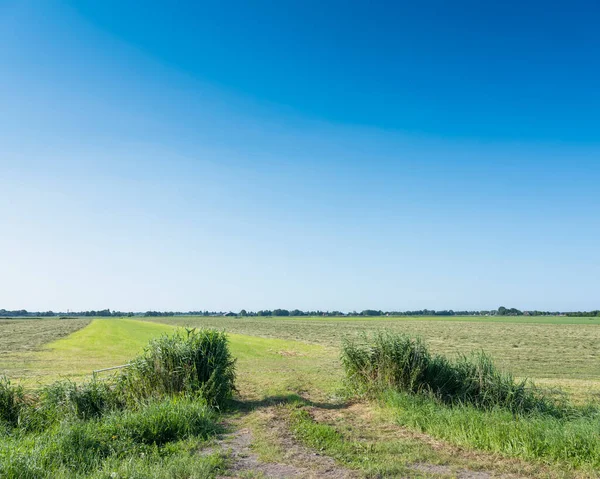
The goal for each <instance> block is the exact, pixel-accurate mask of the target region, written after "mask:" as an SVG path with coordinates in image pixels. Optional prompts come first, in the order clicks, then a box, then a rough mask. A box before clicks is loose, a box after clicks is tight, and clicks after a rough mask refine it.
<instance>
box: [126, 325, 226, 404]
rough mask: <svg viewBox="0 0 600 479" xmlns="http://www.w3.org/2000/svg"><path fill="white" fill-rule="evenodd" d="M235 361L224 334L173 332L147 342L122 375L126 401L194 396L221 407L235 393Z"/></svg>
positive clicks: (200, 331) (214, 332)
mask: <svg viewBox="0 0 600 479" xmlns="http://www.w3.org/2000/svg"><path fill="white" fill-rule="evenodd" d="M234 383H235V359H233V358H232V356H231V354H230V352H229V347H228V342H227V336H226V335H225V333H224V332H219V331H215V330H210V329H205V330H196V329H188V330H186V331H185V332H182V331H176V332H175V333H174V334H172V335H170V336H169V335H164V336H162V337H160V338H158V339H155V340H152V341H150V343H149V344H148V346H147V347H146V349H145V350H144V353H143V354H142V355H141V356H140V357H138V358H137V359H135V360H134V361H133V363H132V365H131V367H129V368H128V369H127V370H126V371H125V372H124V373H123V375H122V377H121V379H120V387H121V390H122V391H123V394H124V395H126V396H127V398H128V399H133V400H140V399H143V398H147V397H152V396H160V395H170V394H176V393H182V392H183V393H194V394H197V395H199V396H201V397H202V398H203V399H205V400H206V401H207V402H208V403H209V404H210V405H211V406H217V407H220V406H223V405H224V404H225V402H226V401H227V400H228V399H230V398H231V396H232V394H233V392H234V390H235V385H234Z"/></svg>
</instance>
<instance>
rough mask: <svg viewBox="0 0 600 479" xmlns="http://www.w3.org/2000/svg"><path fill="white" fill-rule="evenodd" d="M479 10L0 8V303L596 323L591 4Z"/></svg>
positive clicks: (597, 9)
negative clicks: (460, 312) (580, 316)
mask: <svg viewBox="0 0 600 479" xmlns="http://www.w3.org/2000/svg"><path fill="white" fill-rule="evenodd" d="M490 3H491V2H426V3H423V2H375V3H374V2H346V1H345V2H341V1H340V2H336V1H334V2H312V1H306V0H303V1H298V2H285V1H281V2H261V1H257V2H235V1H232V2H177V3H175V2H151V1H147V2H124V1H112V0H104V1H102V2H98V1H77V2H75V1H73V2H50V1H47V2H33V1H32V2H27V1H12V0H9V1H4V2H1V3H0V111H1V114H0V181H1V190H0V225H1V227H2V234H0V252H1V256H0V268H1V274H0V308H7V309H16V308H19V309H20V308H26V309H30V310H47V309H53V310H66V309H67V308H68V309H71V310H78V309H99V308H107V307H109V308H113V309H121V310H148V309H160V310H189V309H194V310H195V309H210V310H229V309H232V310H239V309H240V308H246V309H263V308H276V307H282V308H302V309H341V310H353V309H359V310H360V309H365V308H377V309H379V308H381V309H402V310H404V309H422V308H429V309H432V308H435V309H442V308H452V309H480V308H482V309H488V308H496V307H498V306H500V305H505V306H507V307H518V308H524V309H534V308H536V309H551V310H554V309H560V310H572V309H593V308H599V307H600V296H599V291H600V274H599V271H600V246H599V245H600V88H599V87H598V85H600V29H599V28H598V25H599V24H600V5H599V4H598V2H592V1H590V2H587V3H586V2H577V1H570V2H562V3H556V2H537V1H533V2H525V3H523V2H512V1H509V2H496V3H498V5H496V6H494V5H491V4H490ZM325 4H326V5H325Z"/></svg>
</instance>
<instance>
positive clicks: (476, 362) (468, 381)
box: [342, 332, 563, 414]
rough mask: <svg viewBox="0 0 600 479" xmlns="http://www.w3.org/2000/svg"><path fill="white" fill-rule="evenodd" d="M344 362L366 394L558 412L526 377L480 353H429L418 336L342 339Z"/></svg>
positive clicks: (356, 383) (384, 333) (354, 380)
mask: <svg viewBox="0 0 600 479" xmlns="http://www.w3.org/2000/svg"><path fill="white" fill-rule="evenodd" d="M342 364H343V366H344V369H345V371H346V375H347V378H348V379H349V381H350V382H351V384H352V385H354V386H355V387H358V388H359V389H360V390H361V391H363V392H366V393H377V392H380V391H383V390H386V389H392V390H396V391H401V392H407V393H411V394H428V395H433V396H435V397H436V398H438V399H439V400H441V401H443V402H445V403H451V404H470V405H473V406H475V407H478V408H482V409H492V408H497V407H501V408H506V409H508V410H510V411H512V412H513V413H525V412H544V413H551V414H562V412H563V408H560V407H559V406H558V404H557V402H556V400H555V399H550V398H548V397H546V396H544V395H543V394H542V393H541V392H540V391H539V390H538V389H536V388H535V386H534V385H533V384H531V383H530V382H529V381H528V380H519V381H517V380H515V378H514V377H513V376H512V375H511V374H510V373H506V372H502V371H500V370H499V369H498V368H497V367H496V366H495V364H494V362H493V361H492V359H491V358H490V357H489V356H488V355H486V354H485V353H483V352H479V353H473V354H471V355H469V356H466V355H461V356H459V357H458V359H456V360H454V361H452V360H449V359H448V358H446V357H444V356H441V355H436V354H432V353H431V352H430V351H429V349H428V347H427V346H426V345H425V344H424V343H423V342H422V341H421V340H420V339H419V338H417V339H413V338H410V337H408V336H405V335H402V334H396V333H388V332H382V333H379V334H376V335H374V336H372V337H363V340H362V341H353V340H345V341H344V343H343V346H342Z"/></svg>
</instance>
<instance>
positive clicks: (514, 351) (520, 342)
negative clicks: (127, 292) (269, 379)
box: [152, 317, 600, 399]
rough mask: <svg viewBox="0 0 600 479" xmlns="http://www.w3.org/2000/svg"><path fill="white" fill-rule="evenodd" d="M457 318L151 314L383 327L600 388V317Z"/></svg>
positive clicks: (319, 331)
mask: <svg viewBox="0 0 600 479" xmlns="http://www.w3.org/2000/svg"><path fill="white" fill-rule="evenodd" d="M505 319H506V321H501V320H499V319H498V318H497V317H492V318H490V317H466V318H465V317H457V318H452V319H448V318H443V319H439V318H437V317H436V318H433V319H432V318H418V319H415V318H393V319H389V318H385V319H379V318H377V319H376V318H369V319H366V320H365V319H364V318H342V319H337V318H335V319H332V318H286V319H283V320H280V319H279V318H277V319H273V318H257V317H252V318H213V317H181V318H173V319H167V318H161V319H156V320H152V321H153V322H162V323H168V324H174V325H180V326H206V327H215V328H224V329H225V330H227V331H230V332H234V333H238V334H246V335H255V336H261V337H267V338H284V339H290V340H294V341H301V342H308V343H316V344H322V345H324V346H327V347H332V348H337V347H339V345H340V343H341V340H342V338H343V337H344V336H356V335H360V334H363V333H369V332H373V331H377V330H381V329H386V330H390V331H397V332H403V333H406V334H409V335H414V336H420V337H422V338H423V339H424V340H425V341H426V342H427V343H428V344H429V345H430V346H431V348H432V350H433V351H435V352H438V353H443V354H447V355H450V356H454V355H456V354H457V353H469V352H471V351H474V350H482V349H483V350H485V351H486V352H487V353H489V354H491V355H492V357H493V358H494V359H495V360H496V361H497V362H498V364H499V365H500V366H501V367H504V368H506V369H509V370H511V371H512V372H513V373H514V374H516V375H517V376H522V377H528V378H532V379H535V380H536V382H538V383H539V384H545V385H548V386H551V387H555V386H560V387H562V388H565V389H567V390H569V391H570V392H572V393H573V394H575V395H576V396H577V398H579V399H585V398H593V397H596V396H597V395H598V394H600V319H599V318H592V319H588V318H568V317H556V318H552V317H550V318H549V317H543V318H540V317H523V318H514V317H507V318H505Z"/></svg>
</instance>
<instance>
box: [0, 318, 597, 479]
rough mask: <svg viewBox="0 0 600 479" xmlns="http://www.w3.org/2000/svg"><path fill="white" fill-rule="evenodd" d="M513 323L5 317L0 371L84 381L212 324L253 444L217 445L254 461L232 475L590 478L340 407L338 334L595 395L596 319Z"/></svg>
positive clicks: (236, 417) (377, 411)
mask: <svg viewBox="0 0 600 479" xmlns="http://www.w3.org/2000/svg"><path fill="white" fill-rule="evenodd" d="M517 319H519V318H517ZM523 319H524V321H522V322H519V321H517V320H515V318H509V319H508V321H507V322H500V321H498V320H497V318H494V320H493V321H490V320H489V318H468V319H465V318H458V319H454V320H448V319H446V318H443V319H442V320H438V318H435V319H434V320H427V319H423V318H419V319H409V318H406V319H405V318H402V319H392V320H390V319H387V318H385V319H367V320H365V319H364V318H360V319H359V318H344V319H342V320H337V319H332V318H325V319H324V318H286V319H282V320H279V319H273V318H214V317H208V318H205V317H181V318H160V319H153V320H152V321H139V320H125V319H121V320H115V319H95V320H93V321H92V322H88V321H84V320H68V321H67V320H65V321H64V322H63V321H55V322H52V321H46V320H39V323H34V322H32V321H31V320H25V321H22V320H21V321H19V320H9V321H3V322H0V338H2V339H0V341H2V340H4V342H3V343H2V342H0V344H2V345H3V346H2V348H3V349H2V353H1V355H0V371H1V372H6V373H7V374H8V375H9V376H10V377H11V378H13V379H16V380H21V381H22V382H23V383H24V384H25V385H26V386H27V387H34V386H36V385H37V384H40V383H49V382H51V381H53V380H55V379H58V378H61V377H69V378H73V379H76V380H83V379H85V378H89V377H90V374H91V372H92V371H93V370H94V369H99V368H104V367H110V366H115V365H119V364H124V363H126V362H128V361H129V360H130V359H131V358H132V357H134V356H135V355H137V354H138V353H139V352H140V351H141V350H142V349H143V347H144V346H145V345H146V344H147V341H148V340H149V339H151V338H154V337H157V336H159V335H161V334H163V333H169V332H172V331H173V330H174V329H175V328H176V327H178V326H184V325H185V326H194V327H216V328H218V329H225V330H226V331H227V332H228V333H229V335H230V344H231V351H232V354H233V356H234V357H236V358H237V360H238V364H237V369H238V388H239V393H238V404H239V406H238V412H232V413H228V417H229V419H227V422H228V423H229V424H230V425H232V426H233V427H234V429H236V430H238V431H249V432H248V433H247V434H251V436H252V441H251V445H250V446H240V440H239V437H240V436H238V435H235V434H238V433H234V436H233V439H226V440H225V446H224V447H225V448H232V449H233V451H234V456H233V457H234V458H235V457H237V456H235V450H236V448H240V447H242V448H243V447H246V449H243V450H242V451H241V452H240V453H239V454H240V456H242V457H246V456H248V457H256V461H257V462H256V464H254V465H253V466H252V469H251V470H245V471H244V472H243V474H242V473H240V475H239V477H271V476H274V477H295V476H298V477H327V475H323V474H324V473H323V471H324V470H330V469H328V468H331V467H335V468H336V469H335V471H336V472H335V474H336V475H332V476H331V477H354V476H353V475H356V474H358V475H359V476H361V475H366V476H368V477H398V476H402V477H406V476H409V477H421V476H422V477H478V478H481V479H485V478H487V477H496V476H498V477H501V476H502V477H504V476H507V475H508V476H518V477H596V476H597V474H596V471H593V470H590V469H589V467H578V468H576V469H573V468H572V467H571V466H569V465H567V464H564V465H561V464H555V463H553V462H552V461H550V462H548V461H543V460H542V461H538V460H535V459H532V458H529V459H528V460H527V461H524V460H522V459H519V458H518V457H510V456H511V455H510V454H500V455H498V454H497V453H496V454H492V455H490V454H489V453H486V452H483V451H479V450H478V449H477V448H474V449H470V448H469V447H470V446H469V444H468V443H464V442H463V443H460V441H459V443H457V444H460V445H459V446H456V445H454V442H453V440H451V439H448V440H447V441H446V440H441V441H440V440H439V439H436V438H435V437H436V434H433V436H431V437H430V436H428V435H426V434H423V432H421V430H420V429H419V427H415V426H414V425H411V424H412V423H410V421H408V420H405V419H402V418H400V419H399V416H398V414H397V412H396V411H397V410H396V409H393V408H390V407H389V405H388V406H385V405H384V406H379V405H377V404H375V403H369V402H363V401H359V402H356V401H348V398H347V392H346V391H345V390H344V388H343V385H344V383H343V372H342V369H341V366H340V362H339V347H338V346H339V342H340V340H341V338H342V337H344V336H345V335H357V334H362V333H368V332H371V331H375V330H378V329H381V328H386V329H390V330H393V331H402V332H406V333H408V334H418V335H420V336H422V337H423V338H424V339H425V340H426V341H427V342H428V343H429V344H430V345H431V346H432V348H433V349H434V350H435V351H437V352H442V353H447V354H451V355H454V354H456V353H458V352H468V351H470V350H473V349H485V350H486V351H487V352H490V353H491V354H492V355H493V356H494V357H495V358H497V359H499V360H500V363H501V365H502V366H504V367H508V368H510V369H512V370H513V371H514V372H515V373H517V374H519V375H523V376H528V377H531V378H533V379H535V380H536V381H538V382H541V383H543V384H551V385H553V386H554V385H561V386H566V387H567V388H568V389H569V390H570V391H571V392H572V393H573V394H574V397H575V398H576V399H577V401H584V400H589V399H594V398H597V396H596V395H597V394H598V392H599V391H600V367H599V364H600V361H599V360H600V325H599V324H597V323H598V321H597V320H593V321H592V320H586V319H582V318H543V319H545V321H546V322H539V318H527V319H525V318H523ZM572 319H574V320H576V321H571V320H572ZM69 321H73V322H72V323H70V322H69ZM36 325H37V326H38V327H37V328H36V327H34V326H36ZM56 328H60V329H56ZM15 332H18V333H15ZM9 333H10V334H9ZM30 335H31V336H32V337H33V336H35V338H36V339H35V342H34V341H33V340H32V339H31V337H28V336H30ZM109 374H111V373H103V374H102V375H103V376H104V375H109ZM402 420H404V422H405V425H402V424H401V421H402ZM411 420H412V419H411ZM416 420H417V422H418V418H417V419H416ZM434 432H435V431H434ZM244 434H246V433H244ZM599 434H600V431H599ZM437 435H438V436H439V437H444V435H443V433H439V434H437ZM244 437H245V436H244ZM315 449H316V450H317V451H321V454H322V455H324V458H321V459H318V460H317V459H315V457H314V455H313V453H312V452H310V451H314V450H315ZM328 458H329V459H330V458H333V459H334V463H333V464H334V466H331V464H324V463H323V461H325V460H326V459H328ZM234 462H235V460H234ZM282 464H285V467H287V468H291V469H283V471H284V472H285V471H286V470H288V473H289V476H286V475H285V474H283V473H282V474H283V476H282V475H279V476H277V475H276V474H275V475H274V474H273V473H272V472H273V471H272V469H271V468H272V467H275V466H274V465H279V466H280V467H283V466H282ZM290 471H292V472H290ZM293 471H295V472H293ZM280 472H281V471H280ZM261 474H262V476H261ZM332 474H333V473H332ZM473 474H475V475H473ZM477 474H479V476H478V475H477Z"/></svg>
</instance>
